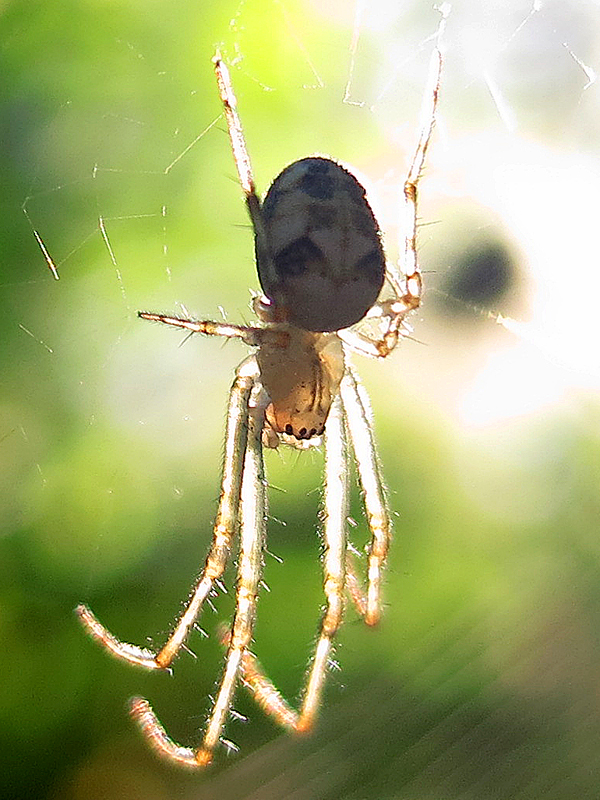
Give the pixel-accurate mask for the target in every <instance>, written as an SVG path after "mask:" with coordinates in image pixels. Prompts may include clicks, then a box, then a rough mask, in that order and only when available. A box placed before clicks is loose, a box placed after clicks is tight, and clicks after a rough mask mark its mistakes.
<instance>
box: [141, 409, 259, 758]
mask: <svg viewBox="0 0 600 800" xmlns="http://www.w3.org/2000/svg"><path fill="white" fill-rule="evenodd" d="M247 419H248V435H247V448H246V452H245V458H244V465H243V478H242V488H241V506H240V508H241V511H240V515H239V516H240V554H239V559H238V579H237V590H236V606H235V615H234V618H233V626H232V629H231V634H230V635H229V637H228V650H227V657H226V659H225V669H224V672H223V677H222V679H221V683H220V686H219V690H218V692H217V696H216V699H215V702H214V705H213V708H212V711H211V713H210V716H209V718H208V723H207V726H206V730H205V733H204V737H203V740H202V744H201V745H200V747H199V748H198V749H197V750H193V749H191V748H187V747H182V746H181V745H179V744H177V743H176V742H174V741H173V740H172V739H171V738H170V737H169V736H168V734H167V733H166V731H165V729H164V728H163V726H162V725H161V724H160V722H159V721H158V718H157V717H156V715H155V713H154V711H153V710H152V708H151V706H150V704H149V703H148V702H147V701H146V700H144V699H142V698H139V697H138V698H134V699H133V700H132V701H131V714H132V716H133V717H134V719H135V720H136V722H137V723H138V725H139V726H140V728H141V729H142V732H143V733H144V735H145V736H146V738H147V739H148V740H149V742H150V744H151V745H152V746H153V747H154V749H155V750H156V751H157V752H158V753H159V754H160V755H162V756H165V757H167V758H168V759H170V760H172V761H176V762H178V763H179V764H182V765H184V766H188V767H204V766H206V765H207V764H209V763H210V762H211V761H212V756H213V752H214V750H215V748H216V747H217V745H218V744H219V741H220V738H221V732H222V730H223V726H224V725H225V722H226V719H227V715H228V713H229V711H230V708H231V702H232V699H233V693H234V691H235V688H236V685H237V682H238V678H239V675H240V671H241V670H243V667H242V661H243V658H244V655H245V653H246V652H247V649H248V647H249V645H250V641H251V639H252V631H253V628H254V620H255V616H256V600H257V597H258V588H259V583H260V578H261V573H262V551H263V545H264V536H265V524H266V516H265V515H266V510H265V509H266V487H265V477H264V466H263V455H262V444H261V437H262V428H263V424H264V408H263V407H261V406H257V407H251V408H250V409H249V413H248V417H247Z"/></svg>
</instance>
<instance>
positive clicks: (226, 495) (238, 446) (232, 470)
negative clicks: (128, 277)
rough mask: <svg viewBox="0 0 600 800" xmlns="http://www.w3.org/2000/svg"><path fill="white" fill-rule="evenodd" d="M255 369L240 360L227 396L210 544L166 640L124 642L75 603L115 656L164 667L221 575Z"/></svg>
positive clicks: (248, 361)
mask: <svg viewBox="0 0 600 800" xmlns="http://www.w3.org/2000/svg"><path fill="white" fill-rule="evenodd" d="M257 374H258V367H257V365H256V361H255V359H254V358H253V357H251V358H248V359H246V360H245V361H243V362H242V364H241V365H240V366H239V367H238V369H237V373H236V378H235V380H234V382H233V385H232V387H231V392H230V396H229V408H228V411H227V429H226V433H225V457H224V461H223V477H222V481H221V493H220V497H219V506H218V510H217V516H216V519H215V524H214V533H213V541H212V545H211V548H210V551H209V553H208V556H207V558H206V562H205V565H204V569H203V571H202V573H201V574H200V577H199V578H198V580H197V581H196V584H195V586H194V589H193V591H192V594H191V596H190V599H189V600H188V602H187V605H186V606H185V609H184V611H183V613H182V614H181V616H180V617H179V619H178V621H177V624H176V625H175V628H174V630H173V632H172V633H171V635H170V636H169V638H168V640H167V642H166V644H165V645H164V646H163V647H162V648H161V649H160V650H159V651H158V652H154V651H153V650H149V649H147V648H142V647H138V646H137V645H134V644H128V643H127V642H122V641H120V640H119V639H117V638H116V636H114V635H113V634H112V633H110V631H108V630H107V629H106V628H105V627H104V626H103V625H102V623H101V622H99V621H98V619H97V618H96V616H95V615H94V614H93V613H92V611H91V610H90V609H89V608H88V607H87V606H85V605H79V606H78V607H77V609H76V611H77V614H78V616H79V618H80V620H81V622H82V624H83V626H84V627H85V629H86V630H87V631H88V633H89V634H90V635H91V636H92V638H94V639H96V641H98V642H99V643H100V644H101V645H102V646H103V647H104V648H105V649H106V650H108V651H109V652H110V653H112V654H113V655H115V656H117V657H118V658H121V659H124V660H125V661H129V662H130V663H131V664H136V665H138V666H141V667H145V668H146V669H166V668H168V667H169V665H170V664H171V662H172V661H173V659H174V658H175V656H176V655H177V653H178V652H179V650H180V649H181V646H182V645H183V643H184V641H185V639H186V638H187V636H188V634H189V632H190V629H191V627H192V625H193V624H194V622H195V621H196V619H197V617H198V614H199V613H200V610H201V608H202V604H203V603H204V601H205V600H206V597H207V596H208V594H209V592H210V590H211V589H212V587H213V584H214V582H215V580H217V579H218V578H220V576H221V575H222V574H223V571H224V570H225V566H226V564H227V559H228V557H229V551H230V548H231V541H232V539H233V536H234V534H235V531H236V528H237V523H238V508H239V502H240V491H241V484H242V472H243V464H244V456H245V452H246V442H247V439H248V404H249V401H250V395H251V392H252V389H253V387H254V385H255V382H256V377H257Z"/></svg>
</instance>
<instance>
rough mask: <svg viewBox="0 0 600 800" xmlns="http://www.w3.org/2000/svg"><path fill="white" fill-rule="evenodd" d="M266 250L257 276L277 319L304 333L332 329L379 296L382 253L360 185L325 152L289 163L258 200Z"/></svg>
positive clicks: (259, 258) (259, 257) (344, 325)
mask: <svg viewBox="0 0 600 800" xmlns="http://www.w3.org/2000/svg"><path fill="white" fill-rule="evenodd" d="M262 217H263V220H264V228H265V240H266V242H265V243H266V246H267V248H268V252H267V253H263V252H261V251H260V246H259V244H258V241H257V244H256V261H257V269H258V276H259V279H260V283H261V286H262V289H263V291H264V293H265V295H266V296H267V297H268V298H269V300H270V301H271V302H272V303H273V304H274V305H275V306H276V308H277V309H278V310H279V311H280V312H281V313H282V315H283V318H284V319H285V320H286V321H287V322H289V323H291V324H292V325H295V326H297V327H300V328H304V329H305V330H309V331H337V330H341V329H342V328H347V327H349V326H350V325H353V324H354V323H356V322H358V321H359V320H360V319H362V318H363V317H364V316H365V314H366V313H367V311H368V310H369V309H370V308H371V306H372V305H373V304H374V303H375V301H376V300H377V298H378V296H379V293H380V291H381V287H382V286H383V281H384V277H385V257H384V253H383V246H382V243H381V234H380V231H379V226H378V224H377V220H376V219H375V216H374V214H373V211H372V210H371V207H370V205H369V203H368V200H367V198H366V193H365V189H364V187H363V186H362V185H361V184H360V183H359V181H358V180H357V179H356V178H355V177H354V176H353V175H352V174H351V173H350V172H348V170H346V169H344V167H342V166H341V165H340V164H337V163H336V162H335V161H332V160H331V159H328V158H321V157H310V158H303V159H301V160H300V161H294V163H293V164H290V165H289V166H288V167H286V168H285V169H284V170H283V171H282V172H281V173H280V174H279V175H278V176H277V177H276V178H275V180H274V181H273V183H272V184H271V186H270V188H269V191H268V192H267V195H266V197H265V199H264V202H263V204H262Z"/></svg>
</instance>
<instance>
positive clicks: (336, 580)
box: [241, 397, 348, 733]
mask: <svg viewBox="0 0 600 800" xmlns="http://www.w3.org/2000/svg"><path fill="white" fill-rule="evenodd" d="M325 437H326V438H325V444H326V451H325V452H326V456H325V507H324V532H323V537H324V544H325V550H324V553H323V574H324V579H323V589H324V592H325V610H324V613H323V617H322V619H321V625H320V630H319V638H318V640H317V644H316V647H315V651H314V656H313V659H312V662H311V664H310V668H309V671H308V676H307V680H306V686H305V689H304V694H303V700H302V705H301V707H300V711H299V712H297V711H295V710H294V709H293V708H292V707H291V706H290V705H289V704H288V703H287V702H286V700H285V699H284V698H283V697H282V695H281V694H280V692H279V691H278V689H277V688H276V687H275V685H274V684H273V683H272V681H271V680H270V679H269V678H268V677H267V676H266V675H265V673H264V671H263V669H262V667H261V665H260V664H259V662H258V660H257V659H256V657H255V656H254V655H253V654H252V653H251V652H250V651H248V650H246V651H245V652H244V653H243V655H242V662H241V670H242V677H243V681H244V685H245V686H246V687H247V688H248V689H249V690H250V691H251V692H252V693H253V695H254V698H255V700H256V701H257V703H258V704H259V706H261V708H262V709H263V710H264V711H265V712H266V713H267V714H269V715H271V716H272V717H274V718H275V720H276V721H277V722H278V723H279V724H280V725H282V726H284V727H286V728H290V729H292V730H295V731H297V732H299V733H302V732H305V731H308V730H310V728H311V727H312V726H313V724H314V721H315V717H316V715H317V711H318V708H319V705H320V702H321V695H322V692H323V684H324V682H325V677H326V675H327V669H328V665H329V657H330V653H331V648H332V644H333V640H334V637H335V634H336V632H337V630H338V628H339V626H340V624H341V621H342V615H343V611H344V585H345V580H346V578H345V555H346V549H347V536H346V520H347V517H348V466H347V455H348V452H347V443H346V435H345V430H344V420H343V409H342V404H341V401H340V398H339V397H338V398H337V399H336V400H335V401H334V404H333V406H332V408H331V411H330V412H329V416H328V418H327V425H326V433H325Z"/></svg>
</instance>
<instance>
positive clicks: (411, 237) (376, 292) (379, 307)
mask: <svg viewBox="0 0 600 800" xmlns="http://www.w3.org/2000/svg"><path fill="white" fill-rule="evenodd" d="M213 63H214V68H215V73H216V79H217V85H218V90H219V95H220V99H221V102H222V103H223V108H224V114H225V118H226V121H227V128H228V132H229V137H230V140H231V147H232V150H233V157H234V160H235V165H236V169H237V172H238V176H239V180H240V183H241V187H242V190H243V193H244V196H245V200H246V205H247V207H248V212H249V214H250V219H251V221H252V227H253V229H254V241H255V253H256V263H257V270H258V277H259V281H260V284H261V287H262V290H263V295H262V296H261V297H257V298H255V300H254V310H255V313H256V315H257V317H258V323H257V324H251V325H230V324H228V323H225V322H212V321H204V320H191V319H183V318H180V317H172V316H167V315H164V314H154V313H149V312H145V311H144V312H138V315H139V316H140V317H141V318H142V319H147V320H154V321H157V322H162V323H164V324H166V325H171V326H175V327H178V328H183V329H186V330H188V331H190V332H194V333H204V334H207V335H209V336H223V337H225V338H238V339H241V340H242V341H243V342H244V343H245V344H246V345H249V346H250V347H254V348H256V353H255V354H254V355H251V356H249V357H247V358H246V359H245V360H244V361H242V363H241V364H240V366H239V367H238V368H237V370H236V374H235V380H234V382H233V385H232V387H231V392H230V396H229V406H228V411H227V424H226V433H225V455H224V465H223V476H222V483H221V492H220V498H219V504H218V510H217V516H216V521H215V524H214V533H213V540H212V544H211V547H210V550H209V552H208V555H207V557H206V562H205V565H204V569H203V570H202V572H201V573H200V576H199V577H198V579H197V581H196V583H195V585H194V587H193V590H192V593H191V595H190V598H189V600H188V602H187V604H186V605H185V607H184V610H183V613H182V614H181V616H180V617H179V619H178V620H177V623H176V625H175V628H174V630H173V632H172V633H171V635H170V636H169V638H168V639H167V642H166V643H165V644H164V646H163V647H162V648H161V649H160V650H158V651H157V652H154V651H153V650H149V649H147V648H141V647H138V646H136V645H133V644H127V643H126V642H122V641H120V640H119V639H117V638H116V637H115V636H113V634H112V633H110V632H109V631H108V630H107V629H106V628H105V627H104V626H103V625H102V624H101V623H100V622H99V621H98V619H97V618H96V617H95V616H94V614H93V613H92V611H91V610H90V609H89V608H88V607H87V606H85V605H80V606H78V608H77V613H78V615H79V618H80V619H81V622H82V623H83V625H84V627H85V628H86V629H87V631H88V632H89V634H90V635H91V636H92V637H93V638H94V639H96V640H97V641H98V642H99V643H100V644H101V645H102V646H103V647H104V649H105V650H108V651H109V652H110V653H112V654H113V655H115V656H117V657H118V658H121V659H123V660H125V661H128V662H129V663H131V664H135V665H137V666H141V667H145V668H146V669H151V670H168V669H169V667H170V665H171V663H172V662H173V660H174V658H175V657H176V655H177V654H178V652H179V651H180V649H181V648H182V647H183V646H184V643H185V641H186V639H187V637H188V635H189V633H190V631H191V629H192V627H193V626H194V623H195V622H196V620H197V618H198V615H199V614H200V611H201V609H202V606H203V604H204V602H205V601H206V599H207V597H208V596H209V594H210V592H211V590H212V589H213V586H214V584H215V582H216V581H218V580H219V579H220V577H221V576H222V575H223V572H224V570H225V567H226V563H227V560H228V557H229V553H230V550H231V547H232V543H233V540H234V537H235V535H236V534H237V533H238V531H239V538H240V544H239V555H238V562H237V588H236V602H235V612H234V616H233V622H232V625H231V629H230V630H229V631H228V632H227V633H226V634H224V635H223V636H222V640H223V644H224V645H225V646H226V648H227V655H226V658H225V667H224V672H223V675H222V678H221V682H220V684H219V687H218V690H217V693H216V697H215V700H214V703H213V706H212V710H211V712H210V714H209V717H208V721H207V724H206V728H205V730H204V734H203V739H202V742H201V744H200V746H199V747H198V748H197V749H192V748H189V747H183V746H181V745H179V744H177V743H176V742H174V741H173V740H172V739H171V738H170V737H169V736H168V734H167V733H166V731H165V729H164V728H163V726H162V725H161V723H160V722H159V720H158V718H157V717H156V715H155V713H154V711H153V710H152V708H151V707H150V704H149V703H148V702H147V701H146V700H144V699H142V698H139V697H137V698H133V699H132V700H131V701H130V711H131V715H132V717H133V718H134V719H135V720H136V722H137V723H138V725H139V726H140V728H141V730H142V732H143V733H144V734H145V736H146V738H147V739H148V740H149V742H150V744H151V745H152V746H153V748H154V749H155V750H156V751H158V752H159V753H160V754H162V755H163V756H166V757H167V758H168V759H170V760H172V761H175V762H178V763H180V764H182V765H185V766H189V767H203V766H206V765H207V764H209V763H210V762H211V760H212V758H213V753H214V750H215V748H216V747H217V745H218V744H219V742H220V741H221V735H222V731H223V728H224V725H225V722H226V719H227V717H228V714H229V711H230V708H231V704H232V701H233V695H234V691H235V689H236V686H237V684H238V682H239V681H241V682H242V683H243V685H244V686H245V687H246V688H247V689H248V690H249V691H250V692H251V693H252V694H253V695H254V698H255V700H256V701H257V703H258V705H259V706H261V707H262V709H263V710H264V711H265V712H266V713H267V714H269V715H271V716H272V717H274V719H275V720H276V721H277V722H278V723H280V724H281V725H282V726H284V727H286V728H288V729H291V730H293V731H296V732H304V731H307V730H309V729H310V728H311V727H312V726H313V723H314V720H315V717H316V714H317V711H318V708H319V705H320V700H321V695H322V690H323V684H324V682H325V677H326V673H327V670H328V665H329V661H330V656H331V651H332V646H333V641H334V637H335V635H336V632H337V630H338V628H339V626H340V624H341V622H342V616H343V612H344V600H345V595H346V593H347V594H348V595H349V597H350V599H351V601H352V602H353V604H354V605H355V607H356V609H357V611H358V613H359V614H360V616H362V617H363V619H364V621H365V622H366V623H367V625H375V624H376V623H377V621H378V620H379V617H380V613H381V611H380V607H381V598H380V595H381V575H382V568H383V565H384V563H385V560H386V556H387V552H388V546H389V543H390V535H391V524H390V516H389V512H388V508H387V504H386V499H385V491H384V487H383V482H382V479H381V476H380V470H379V464H378V460H377V455H376V450H375V444H374V440H373V434H372V431H371V424H370V416H371V415H370V408H369V404H368V399H367V397H366V395H365V393H364V391H363V390H362V387H360V385H359V383H358V381H357V378H356V377H355V374H354V372H353V370H352V368H351V367H350V365H349V364H348V361H347V353H348V351H356V352H359V353H362V354H365V355H369V356H375V357H379V358H384V357H386V356H388V355H389V354H390V353H391V352H392V350H393V349H394V348H395V347H396V345H397V343H398V341H399V339H400V338H401V337H402V336H403V335H406V334H407V332H408V331H409V328H408V326H407V325H406V322H405V318H406V316H407V315H408V314H409V312H411V311H413V310H414V309H416V308H417V307H418V306H419V304H420V302H421V295H422V279H421V272H420V270H419V267H418V264H417V252H416V234H417V187H418V183H419V177H420V175H421V171H422V169H423V164H424V161H425V156H426V153H427V148H428V146H429V143H430V140H431V135H432V130H433V126H434V122H435V112H436V106H437V100H438V93H439V86H440V74H441V65H442V58H441V53H440V50H439V46H437V45H436V47H435V50H434V53H433V57H432V66H431V75H430V87H429V88H428V90H427V93H426V95H425V103H424V124H423V126H422V128H421V132H420V135H419V140H418V143H417V146H416V149H415V151H414V154H413V157H412V160H411V163H410V168H409V172H408V176H407V178H406V181H405V183H404V206H405V211H406V220H407V230H406V234H405V238H404V248H403V250H404V252H403V261H402V265H401V266H402V269H401V270H400V268H397V267H396V266H395V265H393V264H390V263H386V260H385V256H384V252H383V247H382V243H381V235H380V231H379V227H378V224H377V221H376V219H375V217H374V215H373V212H372V210H371V207H370V205H369V203H368V201H367V198H366V194H365V190H364V188H363V186H362V185H361V184H360V183H359V181H358V180H357V178H355V177H354V176H353V175H352V174H351V173H350V172H349V171H348V170H347V169H346V168H345V167H343V166H341V165H340V164H339V163H337V162H336V161H333V160H331V159H329V158H325V157H323V156H311V157H309V158H303V159H301V160H299V161H295V162H294V163H292V164H290V165H289V166H288V167H286V168H285V169H284V170H283V171H282V172H281V173H280V174H279V175H278V176H277V177H276V178H275V180H274V181H273V183H272V184H271V187H270V188H269V190H268V192H267V194H266V196H265V198H264V200H263V202H262V203H261V201H260V200H259V198H258V195H257V194H256V190H255V185H254V178H253V174H252V169H251V166H250V159H249V157H248V152H247V149H246V143H245V140H244V135H243V131H242V127H241V123H240V119H239V117H238V113H237V101H236V97H235V94H234V91H233V87H232V83H231V79H230V76H229V72H228V69H227V67H226V65H225V63H224V62H223V60H222V59H221V57H220V55H219V53H218V52H217V54H216V55H215V57H214V59H213ZM363 318H368V319H369V320H371V327H369V328H368V329H367V328H366V327H364V326H365V324H366V323H363V326H362V327H361V326H360V325H359V326H358V327H357V323H359V322H361V320H363ZM373 326H374V327H373ZM323 436H324V439H325V480H324V509H323V512H324V513H323V539H324V554H323V573H324V578H323V588H324V594H325V607H324V611H323V615H322V618H321V623H320V628H319V633H318V637H317V642H316V646H315V650H314V654H313V657H312V660H311V662H310V668H309V671H308V675H307V679H306V685H305V688H304V691H303V694H302V702H301V706H300V710H299V711H296V710H294V709H293V708H292V707H291V706H290V705H289V704H288V703H287V702H286V701H285V700H284V699H283V697H282V696H281V694H280V693H279V691H278V690H277V689H276V687H275V686H274V684H273V683H272V682H271V681H270V680H269V679H268V677H267V676H266V674H265V672H264V671H263V669H262V667H261V666H260V664H259V662H258V660H257V659H256V657H255V656H254V655H253V653H252V652H251V651H250V645H251V641H252V631H253V624H254V619H255V615H256V604H257V595H258V588H259V582H260V577H261V569H262V551H263V546H264V539H265V522H266V490H265V477H264V467H263V446H266V447H271V448H274V447H277V446H278V445H279V444H280V443H285V444H291V445H294V446H297V447H300V448H306V447H310V446H313V445H318V444H319V443H320V441H321V437H323ZM350 450H351V451H352V453H353V455H354V460H355V463H356V469H357V474H358V478H359V482H360V485H361V489H362V494H363V497H364V506H365V511H366V517H367V521H368V525H369V529H370V533H371V542H370V545H369V546H368V548H367V553H368V556H367V559H368V566H367V582H366V590H363V587H362V582H361V580H360V579H359V577H358V574H357V570H356V568H355V566H354V563H353V557H352V554H351V551H350V549H349V547H348V542H347V533H346V525H347V517H348V493H349V490H348V475H349V451H350Z"/></svg>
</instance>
